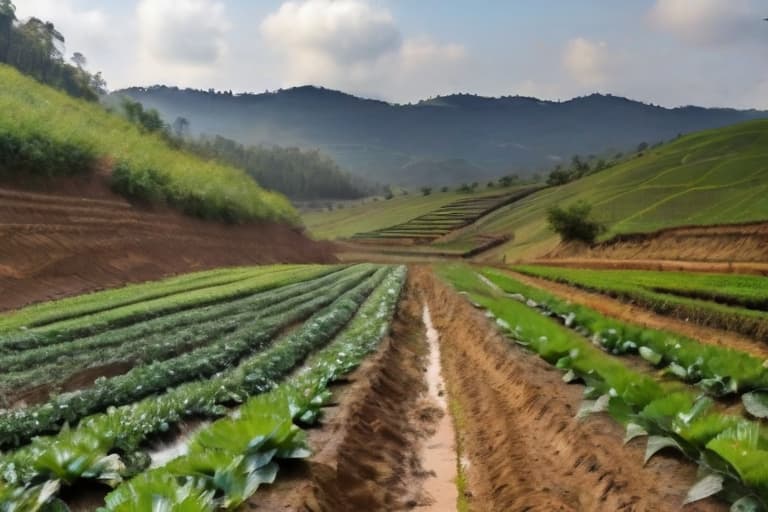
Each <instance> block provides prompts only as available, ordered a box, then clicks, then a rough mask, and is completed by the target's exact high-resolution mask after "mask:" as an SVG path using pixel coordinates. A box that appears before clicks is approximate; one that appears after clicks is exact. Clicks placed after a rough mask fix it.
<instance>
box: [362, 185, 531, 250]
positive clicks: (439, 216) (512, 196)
mask: <svg viewBox="0 0 768 512" xmlns="http://www.w3.org/2000/svg"><path fill="white" fill-rule="evenodd" d="M535 190H536V189H535V188H530V187H529V188H523V189H520V190H518V191H515V192H512V193H507V194H499V195H487V196H481V197H467V198H464V199H460V200H458V201H454V202H452V203H448V204H446V205H444V206H441V207H440V208H438V209H436V210H434V211H430V212H429V213H426V214H424V215H420V216H418V217H415V218H413V219H410V220H408V221H407V222H403V223H400V224H396V225H393V226H388V227H385V228H381V229H377V230H373V231H367V232H361V233H356V234H355V235H354V236H352V239H353V240H358V241H359V240H374V241H383V240H386V241H390V242H392V241H403V242H408V243H417V244H427V243H431V242H434V241H436V240H438V239H440V238H442V237H444V236H446V235H448V234H449V233H451V232H453V231H456V230H458V229H461V228H463V227H465V226H467V225H469V224H472V223H473V222H475V221H477V220H478V219H479V218H481V217H483V216H485V215H488V214H489V213H491V212H493V211H494V210H497V209H499V208H501V207H502V206H505V205H508V204H511V203H513V202H515V201H518V200H519V199H522V198H523V197H525V196H527V195H529V194H532V193H533V192H534V191H535Z"/></svg>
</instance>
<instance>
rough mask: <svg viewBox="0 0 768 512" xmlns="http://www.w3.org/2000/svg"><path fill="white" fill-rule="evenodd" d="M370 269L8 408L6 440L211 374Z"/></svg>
mask: <svg viewBox="0 0 768 512" xmlns="http://www.w3.org/2000/svg"><path fill="white" fill-rule="evenodd" d="M369 274H370V271H369V272H366V273H364V274H362V275H361V274H353V275H352V276H348V277H346V278H343V279H339V280H338V282H337V283H336V284H335V285H334V286H329V287H327V288H326V289H324V290H323V291H322V293H315V294H314V297H313V298H312V299H311V300H309V301H306V302H303V303H301V304H295V303H294V301H285V302H282V303H278V304H274V305H272V306H269V308H268V309H267V310H264V311H263V314H264V315H265V316H264V318H261V319H258V320H256V321H253V322H249V323H244V324H242V325H240V326H238V327H237V328H236V330H234V331H233V332H231V333H230V334H227V335H224V336H221V337H219V338H217V339H215V340H214V341H212V342H210V343H208V344H206V345H204V346H202V347H199V348H197V349H195V350H192V351H190V352H187V353H184V354H182V355H179V356H176V357H173V358H170V359H166V360H164V361H156V362H152V363H151V364H148V365H145V366H138V367H135V368H133V369H132V370H130V371H129V372H127V373H125V374H123V375H118V376H116V377H112V378H102V379H98V380H97V381H96V382H95V383H94V384H93V386H91V387H90V388H87V389H84V390H80V391H77V392H73V393H63V394H60V395H57V396H55V397H53V398H52V399H51V400H49V401H48V402H46V403H44V404H41V405H37V406H33V407H28V408H25V409H19V410H14V411H8V412H6V413H4V414H2V415H0V446H8V445H15V444H19V443H23V442H25V441H27V440H29V439H30V438H31V437H33V436H35V435H38V434H44V433H49V432H53V431H56V430H58V429H59V428H61V426H62V425H63V424H64V423H70V424H71V423H74V422H77V421H78V420H80V419H81V418H83V417H85V416H87V415H89V414H93V413H95V412H98V411H102V410H104V409H106V408H107V407H109V406H115V405H122V404H127V403H130V402H133V401H135V400H139V399H141V398H143V397H145V396H148V395H150V394H152V393H156V392H158V391H162V390H164V389H166V388H168V387H170V386H175V385H179V384H181V383H184V382H187V381H190V380H196V379H203V378H207V377H210V376H212V375H214V374H215V373H217V372H220V371H222V370H224V369H226V368H228V367H230V366H232V365H234V364H237V363H238V361H239V360H240V359H241V358H243V357H244V356H246V355H248V354H249V353H252V352H254V351H257V350H260V349H261V348H263V347H265V346H266V345H267V344H268V343H269V341H270V340H271V339H272V338H273V337H274V335H275V334H277V333H279V332H280V330H282V329H284V328H285V327H287V326H290V325H291V324H293V323H295V322H297V321H300V320H303V319H304V318H306V317H307V316H309V315H310V314H312V313H313V312H315V311H317V310H318V309H320V308H322V307H325V306H326V305H328V304H330V303H331V302H333V301H334V300H336V299H337V297H339V296H340V295H342V294H343V293H345V292H346V291H347V290H349V289H351V288H353V287H355V286H358V285H359V283H360V281H361V280H363V279H365V278H366V277H367V275H369Z"/></svg>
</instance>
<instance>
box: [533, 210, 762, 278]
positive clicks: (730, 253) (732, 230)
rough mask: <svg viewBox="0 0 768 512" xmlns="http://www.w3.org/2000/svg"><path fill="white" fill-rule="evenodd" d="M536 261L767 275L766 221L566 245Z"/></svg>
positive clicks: (685, 227) (679, 229) (665, 230)
mask: <svg viewBox="0 0 768 512" xmlns="http://www.w3.org/2000/svg"><path fill="white" fill-rule="evenodd" d="M536 261H537V262H540V263H546V264H548V265H562V266H574V267H583V268H617V269H651V270H682V271H701V272H738V273H754V274H764V275H768V263H767V262H768V223H766V222H758V223H751V224H729V225H721V226H683V227H676V228H669V229H663V230H660V231H656V232H653V233H635V234H626V235H619V236H616V237H614V238H613V239H611V240H608V241H606V242H603V243H600V244H597V245H595V246H593V247H587V246H585V245H583V244H578V243H566V244H560V245H558V246H557V247H556V248H555V249H554V250H552V251H551V252H549V253H548V254H546V255H543V256H542V257H541V258H539V259H538V260H536Z"/></svg>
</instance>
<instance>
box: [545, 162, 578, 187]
mask: <svg viewBox="0 0 768 512" xmlns="http://www.w3.org/2000/svg"><path fill="white" fill-rule="evenodd" d="M572 179H573V177H572V175H571V173H570V172H569V171H566V170H564V169H563V168H562V167H560V166H559V165H558V166H557V167H555V170H554V171H552V172H551V173H549V176H548V177H547V185H549V186H552V187H557V186H559V185H565V184H566V183H568V182H570V181H571V180H572Z"/></svg>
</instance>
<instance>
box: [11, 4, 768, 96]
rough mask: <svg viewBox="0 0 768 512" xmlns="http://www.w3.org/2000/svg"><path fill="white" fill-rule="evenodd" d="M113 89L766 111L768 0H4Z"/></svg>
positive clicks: (767, 92)
mask: <svg viewBox="0 0 768 512" xmlns="http://www.w3.org/2000/svg"><path fill="white" fill-rule="evenodd" d="M15 3H16V5H17V14H18V15H19V17H20V18H24V17H28V16H37V17H39V18H43V19H46V20H49V21H52V22H54V23H55V24H56V26H57V28H59V29H60V30H61V31H62V32H63V33H64V35H65V36H66V38H67V41H66V52H67V54H68V55H71V53H72V52H75V51H79V52H82V53H83V54H85V56H86V57H87V58H88V68H89V69H90V70H91V71H93V72H95V71H102V72H103V73H104V76H105V78H106V79H107V82H108V84H109V87H110V88H111V89H113V90H114V89H119V88H123V87H129V86H146V85H154V84H166V85H176V86H180V87H194V88H202V89H208V88H213V89H217V90H233V91H235V92H262V91H265V90H275V89H279V88H285V87H291V86H298V85H306V84H312V85H319V86H324V87H329V88H333V89H339V90H343V91H346V92H349V93H353V94H357V95H361V96H366V97H372V98H377V99H383V100H386V101H391V102H398V103H407V102H412V101H418V100H420V99H425V98H430V97H434V96H437V95H441V94H452V93H459V92H466V93H474V94H480V95H484V96H506V95H525V96H535V97H538V98H543V99H551V100H565V99H570V98H572V97H575V96H581V95H585V94H590V93H593V92H601V93H611V94H616V95H620V96H626V97H630V98H633V99H637V100H641V101H645V102H648V103H653V104H658V105H664V106H669V107H674V106H680V105H691V104H693V105H702V106H727V107H737V108H761V109H768V22H766V21H764V20H763V18H766V17H768V0H621V1H619V0H532V1H530V0H288V1H286V0H15Z"/></svg>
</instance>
